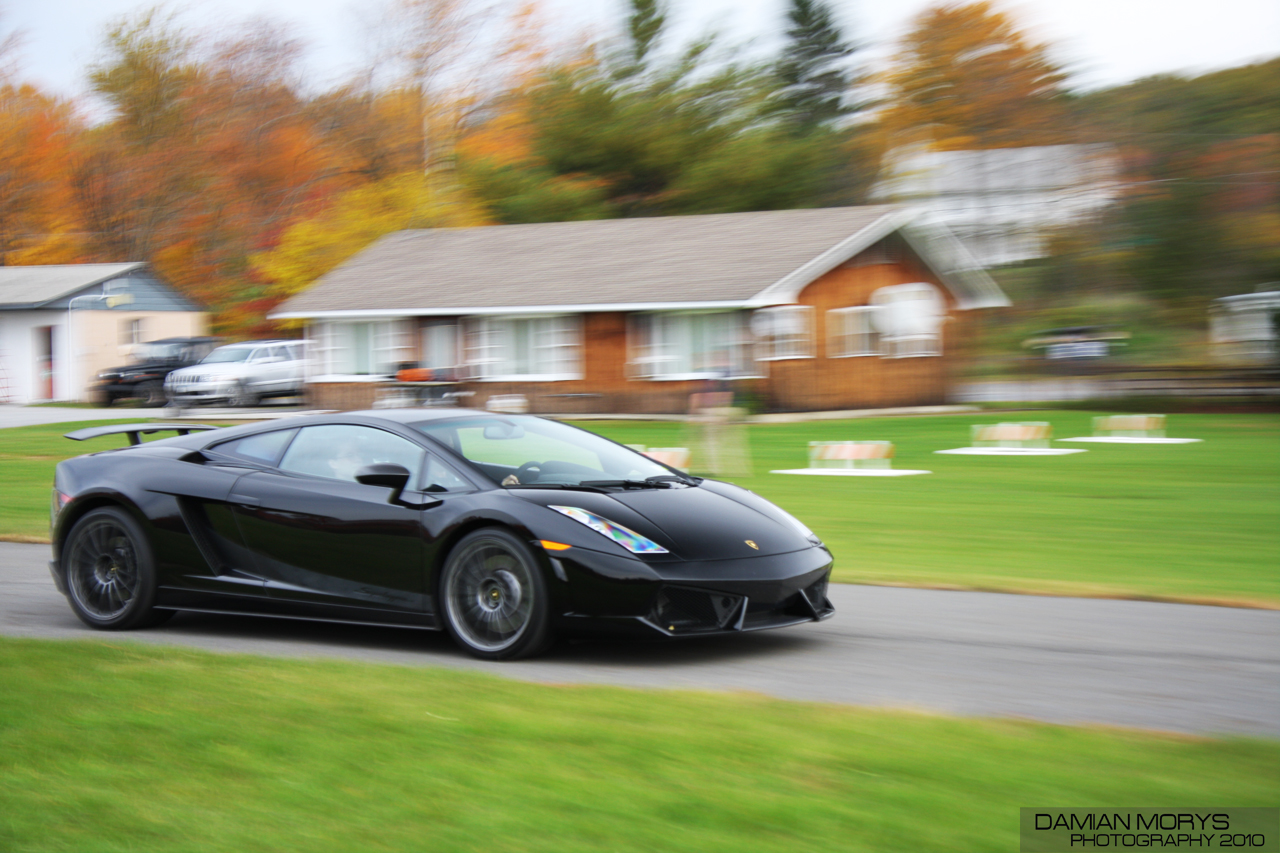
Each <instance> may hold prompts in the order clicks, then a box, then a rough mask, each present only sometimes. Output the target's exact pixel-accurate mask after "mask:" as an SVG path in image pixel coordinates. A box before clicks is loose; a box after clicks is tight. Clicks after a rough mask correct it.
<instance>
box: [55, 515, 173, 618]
mask: <svg viewBox="0 0 1280 853" xmlns="http://www.w3.org/2000/svg"><path fill="white" fill-rule="evenodd" d="M62 569H63V572H64V575H65V577H66V582H67V598H68V600H69V601H70V602H71V609H72V610H74V611H75V614H76V616H79V617H80V620H81V621H82V622H84V623H85V624H86V625H89V626H90V627H92V628H99V629H101V630H107V631H113V630H124V629H128V628H143V627H147V626H149V625H157V624H159V623H160V622H163V621H165V620H166V619H168V618H169V617H170V616H171V615H172V612H171V611H168V610H153V609H152V607H151V604H152V602H153V601H154V600H155V595H156V573H155V561H154V559H153V558H152V555H151V547H150V546H149V545H148V543H147V540H146V536H145V535H144V534H143V532H142V530H141V528H140V527H139V526H138V523H137V522H136V521H134V520H133V518H132V517H131V516H130V515H129V514H128V513H127V512H125V511H124V510H122V509H119V508H117V507H103V508H101V509H95V510H91V511H90V512H87V513H85V515H84V517H83V518H81V519H80V520H79V521H77V522H76V525H75V527H73V528H72V529H71V533H70V535H68V536H67V541H66V545H65V547H64V548H63V549H62Z"/></svg>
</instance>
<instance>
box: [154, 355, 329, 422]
mask: <svg viewBox="0 0 1280 853" xmlns="http://www.w3.org/2000/svg"><path fill="white" fill-rule="evenodd" d="M304 350H305V347H304V344H303V342H302V341H244V342H243V343H238V344H228V345H226V346H222V347H218V348H217V349H215V350H214V351H213V352H211V353H209V355H207V356H206V357H205V359H204V360H203V361H201V362H200V363H199V364H193V365H192V366H190V367H184V368H182V369H181V370H175V371H173V372H172V373H170V374H169V376H168V377H167V378H166V379H165V382H164V389H165V393H166V394H167V395H168V397H169V400H170V401H171V402H173V403H175V404H178V405H189V404H195V403H215V402H225V403H227V404H228V405H231V406H252V405H255V404H257V402H258V401H259V400H261V399H262V398H263V397H277V396H283V395H294V394H301V393H302V386H303V382H304V381H305V379H306V353H305V351H304Z"/></svg>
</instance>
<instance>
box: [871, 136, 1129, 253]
mask: <svg viewBox="0 0 1280 853" xmlns="http://www.w3.org/2000/svg"><path fill="white" fill-rule="evenodd" d="M1119 174H1120V170H1119V163H1118V161H1117V159H1116V156H1115V152H1114V150H1112V149H1111V148H1110V147H1109V146H1106V145H1042V146H1034V147H1027V148H992V149H986V150H975V151H930V150H923V149H904V150H899V151H897V152H894V153H893V154H891V155H890V167H889V177H888V178H886V179H885V180H883V181H881V182H880V184H879V185H878V186H877V187H876V188H875V192H874V194H875V196H876V197H878V198H882V199H885V200H888V201H893V202H895V203H898V204H902V205H906V206H907V207H909V208H910V209H911V210H913V211H915V212H916V213H917V214H918V215H919V217H920V220H919V221H921V222H924V223H929V222H932V223H938V224H942V225H945V226H946V227H947V228H948V229H950V230H951V232H952V233H954V234H955V235H956V236H957V237H959V238H960V239H961V240H962V241H963V242H964V244H965V247H966V248H967V249H969V251H970V252H972V253H973V255H974V256H975V257H976V258H977V259H978V260H979V261H980V262H981V263H982V264H984V265H985V266H999V265H1001V264H1010V263H1017V262H1019V261H1026V260H1031V259H1033V258H1039V257H1043V256H1044V254H1045V252H1046V249H1047V247H1046V245H1045V235H1046V234H1047V232H1049V231H1051V230H1052V229H1054V228H1058V227H1061V226H1063V225H1069V224H1072V223H1074V222H1078V221H1080V220H1082V219H1084V218H1086V217H1089V216H1092V215H1094V214H1095V213H1097V212H1098V211H1099V210H1101V209H1102V208H1104V207H1106V206H1107V205H1108V204H1110V203H1111V202H1112V201H1114V200H1115V198H1116V196H1117V194H1118V192H1119Z"/></svg>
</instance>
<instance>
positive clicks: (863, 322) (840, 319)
mask: <svg viewBox="0 0 1280 853" xmlns="http://www.w3.org/2000/svg"><path fill="white" fill-rule="evenodd" d="M877 310H879V309H877V308H876V306H874V305H855V306H852V307H850V308H832V309H831V310H830V311H828V312H827V358H865V357H867V356H883V355H884V351H883V347H882V345H881V343H880V332H879V331H878V330H877V329H876V327H875V312H876V311H877ZM859 342H861V343H859Z"/></svg>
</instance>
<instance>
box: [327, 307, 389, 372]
mask: <svg viewBox="0 0 1280 853" xmlns="http://www.w3.org/2000/svg"><path fill="white" fill-rule="evenodd" d="M314 337H315V339H316V343H317V344H318V346H317V347H316V356H315V358H316V363H317V365H318V366H319V367H320V370H321V372H322V373H325V374H329V375H338V376H382V375H388V374H392V373H395V371H396V366H397V365H398V364H400V363H402V362H406V361H409V360H410V359H411V357H412V352H413V347H412V329H411V327H410V325H409V323H408V321H405V320H376V321H372V322H359V323H320V324H318V325H317V327H316V329H315V335H314Z"/></svg>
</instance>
